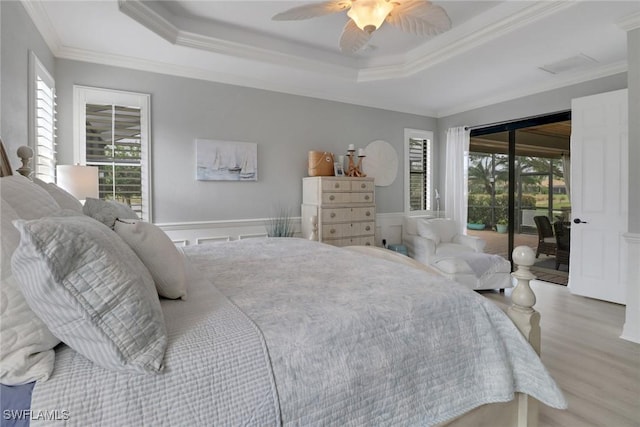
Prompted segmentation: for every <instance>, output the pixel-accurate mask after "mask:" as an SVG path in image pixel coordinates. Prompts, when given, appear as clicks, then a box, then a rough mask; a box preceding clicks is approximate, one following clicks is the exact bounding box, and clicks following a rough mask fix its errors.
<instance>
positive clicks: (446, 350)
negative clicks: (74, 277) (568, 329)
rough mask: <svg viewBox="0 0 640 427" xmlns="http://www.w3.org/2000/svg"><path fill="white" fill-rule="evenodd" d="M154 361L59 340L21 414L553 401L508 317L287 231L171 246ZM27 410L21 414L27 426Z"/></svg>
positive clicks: (307, 415)
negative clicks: (132, 362)
mask: <svg viewBox="0 0 640 427" xmlns="http://www.w3.org/2000/svg"><path fill="white" fill-rule="evenodd" d="M185 254H186V255H187V257H188V260H189V262H190V264H191V266H192V267H193V268H194V269H195V270H197V271H199V273H200V274H202V276H203V277H204V278H205V279H206V280H201V279H200V280H196V281H194V282H191V283H189V289H188V293H189V294H188V299H187V301H163V302H162V305H163V312H164V314H165V321H166V323H167V329H168V332H169V347H168V350H167V354H166V357H165V371H164V373H162V374H158V375H131V374H121V373H115V372H111V371H107V370H104V369H102V368H98V367H95V366H94V365H92V364H91V362H89V361H87V360H86V359H84V358H83V357H82V356H80V355H78V354H77V353H75V352H73V351H72V350H70V349H69V348H66V347H63V348H62V349H61V350H58V351H57V352H56V366H55V370H54V374H53V375H52V377H51V378H50V379H49V380H48V381H46V382H43V383H38V384H37V385H36V387H35V389H34V394H33V402H32V410H34V411H38V410H52V409H58V410H66V411H68V413H69V415H70V419H69V421H68V422H69V423H70V424H72V425H259V426H267V425H280V424H284V425H422V426H424V425H433V424H437V423H439V422H442V421H444V420H447V419H450V418H453V417H455V416H457V415H460V414H462V413H464V412H466V411H468V410H470V409H472V408H474V407H476V406H479V405H481V404H484V403H491V402H502V401H508V400H511V399H512V398H513V393H514V392H515V391H520V392H525V393H528V394H530V395H532V396H534V397H536V398H537V399H539V400H541V401H542V402H544V403H546V404H547V405H550V406H553V407H558V408H562V407H565V406H566V402H565V400H564V397H563V396H562V393H561V392H560V390H559V389H558V387H557V386H556V384H555V383H554V381H553V379H551V377H550V376H549V374H548V373H547V371H546V369H545V368H544V366H543V365H542V363H541V362H540V360H539V358H538V357H537V355H536V354H535V352H534V351H533V349H532V348H531V347H530V346H529V344H528V343H527V342H526V341H525V339H524V338H523V337H522V335H521V334H520V333H519V332H518V331H517V329H516V328H515V326H514V325H513V324H512V322H511V321H510V320H509V319H508V318H507V317H506V316H505V315H504V313H503V312H502V311H501V310H500V309H498V308H497V307H496V306H495V305H493V304H492V303H491V302H489V301H487V300H486V299H485V298H483V297H481V296H479V295H477V294H475V293H474V292H472V291H470V290H468V289H466V288H464V287H463V286H460V285H456V284H455V283H453V282H450V281H447V280H446V279H443V278H440V277H438V276H435V275H429V274H426V273H425V272H423V271H419V270H415V269H412V268H409V267H405V266H401V265H398V264H395V263H391V262H390V261H386V260H381V259H372V258H370V257H368V256H366V255H363V254H360V253H355V252H351V251H347V250H345V249H340V248H336V247H332V246H327V245H324V244H319V243H315V242H309V241H306V240H302V239H251V240H241V241H236V242H229V243H226V242H225V243H219V244H218V243H216V244H208V245H198V246H193V247H187V248H185ZM37 421H38V420H36V421H34V422H33V425H41V423H40V422H37Z"/></svg>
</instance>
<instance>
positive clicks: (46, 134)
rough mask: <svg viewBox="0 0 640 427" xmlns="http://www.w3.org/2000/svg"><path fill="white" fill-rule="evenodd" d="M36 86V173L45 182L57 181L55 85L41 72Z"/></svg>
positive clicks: (37, 77)
mask: <svg viewBox="0 0 640 427" xmlns="http://www.w3.org/2000/svg"><path fill="white" fill-rule="evenodd" d="M47 80H49V79H47ZM35 86H36V87H35V130H34V133H35V148H36V150H35V151H36V156H35V157H36V159H35V173H36V177H37V178H39V179H41V180H43V181H45V182H55V180H56V142H55V141H56V124H55V123H56V102H55V98H56V95H55V87H54V85H53V81H45V80H44V79H43V77H42V76H41V75H39V74H38V75H37V76H36V82H35Z"/></svg>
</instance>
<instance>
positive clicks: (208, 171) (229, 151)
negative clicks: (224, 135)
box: [196, 139, 258, 181]
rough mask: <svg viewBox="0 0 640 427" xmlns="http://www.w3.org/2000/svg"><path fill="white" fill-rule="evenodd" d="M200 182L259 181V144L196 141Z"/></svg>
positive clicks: (211, 140)
mask: <svg viewBox="0 0 640 427" xmlns="http://www.w3.org/2000/svg"><path fill="white" fill-rule="evenodd" d="M196 168H197V172H196V179H197V180H198V181H257V180H258V144H256V143H253V142H236V141H219V140H214V139H196Z"/></svg>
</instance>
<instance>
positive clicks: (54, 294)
mask: <svg viewBox="0 0 640 427" xmlns="http://www.w3.org/2000/svg"><path fill="white" fill-rule="evenodd" d="M14 225H15V226H16V228H18V230H19V231H20V237H21V239H20V246H18V249H16V251H15V253H14V255H13V259H12V264H11V265H12V268H13V274H14V276H15V277H16V278H17V279H18V281H19V282H20V285H21V289H22V293H23V294H24V297H25V299H26V300H27V303H28V304H29V305H30V306H31V308H32V309H33V311H34V312H35V313H36V314H37V315H38V316H39V317H40V318H41V319H42V320H43V321H44V323H45V324H46V325H47V326H48V327H49V330H51V332H52V333H53V334H54V335H55V336H57V337H58V338H60V339H61V340H62V341H63V342H65V343H66V344H68V345H69V346H70V347H72V348H73V349H75V350H76V351H77V352H78V353H81V354H82V355H84V356H85V357H87V358H88V359H90V360H92V361H93V362H94V363H96V364H98V365H100V366H102V367H104V368H108V369H113V370H118V371H128V372H158V371H161V370H162V369H163V365H162V361H163V358H164V352H165V349H166V346H167V334H166V330H165V326H164V320H163V317H162V310H161V309H160V301H159V300H158V295H157V293H156V290H155V287H154V285H153V279H152V278H151V275H150V274H149V271H148V270H147V269H146V267H145V266H144V265H143V264H142V262H141V261H140V260H139V259H138V257H137V256H136V254H135V253H134V252H133V251H132V250H131V249H130V248H129V247H128V246H127V244H126V243H124V242H123V241H122V239H121V238H120V237H118V235H117V234H115V233H114V232H113V231H112V230H110V229H109V228H108V227H106V226H104V225H103V224H100V223H99V222H97V221H95V220H94V219H92V218H90V217H87V216H75V217H46V218H41V219H39V220H34V221H24V220H17V221H15V222H14Z"/></svg>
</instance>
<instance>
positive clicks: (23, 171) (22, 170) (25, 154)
mask: <svg viewBox="0 0 640 427" xmlns="http://www.w3.org/2000/svg"><path fill="white" fill-rule="evenodd" d="M18 157H19V158H20V160H21V161H22V166H20V167H19V168H18V169H16V172H18V173H19V174H20V175H22V176H25V177H27V178H29V179H30V178H31V166H29V162H31V158H32V157H33V148H31V147H29V146H26V145H21V146H20V147H19V148H18Z"/></svg>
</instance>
